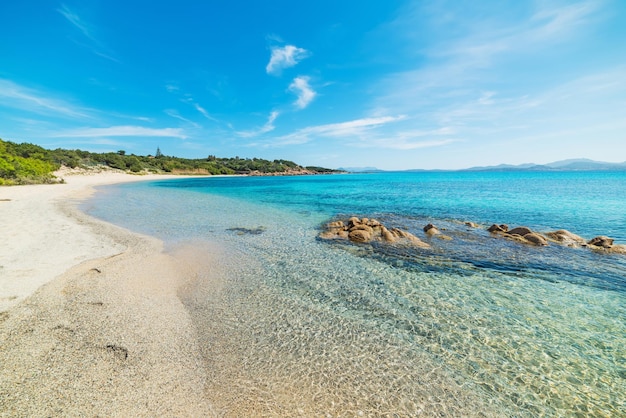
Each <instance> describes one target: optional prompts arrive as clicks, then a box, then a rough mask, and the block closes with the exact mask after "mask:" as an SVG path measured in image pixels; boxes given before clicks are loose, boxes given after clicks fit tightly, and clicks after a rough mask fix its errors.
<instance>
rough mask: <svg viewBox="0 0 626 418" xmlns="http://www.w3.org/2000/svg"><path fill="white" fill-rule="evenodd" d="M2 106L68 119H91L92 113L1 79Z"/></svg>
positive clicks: (0, 95)
mask: <svg viewBox="0 0 626 418" xmlns="http://www.w3.org/2000/svg"><path fill="white" fill-rule="evenodd" d="M0 98H4V99H8V100H2V101H0V102H3V103H2V104H0V106H4V107H11V108H17V109H21V110H25V111H28V112H33V113H39V114H47V115H53V116H57V117H66V118H90V117H91V116H90V114H91V113H92V111H90V110H88V109H85V108H82V107H80V106H76V105H73V104H71V103H69V102H68V101H66V100H63V99H58V98H55V97H51V95H50V94H48V93H44V92H41V91H37V90H35V89H31V88H28V87H24V86H21V85H19V84H16V83H14V82H13V81H11V80H6V79H0Z"/></svg>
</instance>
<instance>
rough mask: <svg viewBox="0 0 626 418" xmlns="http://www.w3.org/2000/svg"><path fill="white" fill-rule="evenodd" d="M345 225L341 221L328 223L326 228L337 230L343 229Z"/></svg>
mask: <svg viewBox="0 0 626 418" xmlns="http://www.w3.org/2000/svg"><path fill="white" fill-rule="evenodd" d="M345 226H346V225H345V224H344V223H343V221H336V222H329V223H328V224H326V227H327V228H328V229H339V228H344V227H345Z"/></svg>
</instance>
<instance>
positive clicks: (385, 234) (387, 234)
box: [380, 226, 396, 242]
mask: <svg viewBox="0 0 626 418" xmlns="http://www.w3.org/2000/svg"><path fill="white" fill-rule="evenodd" d="M380 236H381V238H382V239H383V241H385V242H395V241H396V237H395V236H394V235H393V234H392V233H391V231H389V230H388V229H387V228H385V227H384V226H381V228H380Z"/></svg>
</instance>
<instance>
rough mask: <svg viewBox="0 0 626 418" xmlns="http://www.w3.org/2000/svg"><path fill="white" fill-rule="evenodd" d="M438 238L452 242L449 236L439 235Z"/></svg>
mask: <svg viewBox="0 0 626 418" xmlns="http://www.w3.org/2000/svg"><path fill="white" fill-rule="evenodd" d="M437 238H439V239H440V240H443V241H452V237H451V236H448V235H443V234H439V235H437Z"/></svg>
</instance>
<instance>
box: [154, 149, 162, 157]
mask: <svg viewBox="0 0 626 418" xmlns="http://www.w3.org/2000/svg"><path fill="white" fill-rule="evenodd" d="M154 156H155V157H156V158H159V157H162V156H163V153H162V152H161V148H159V147H157V150H156V154H154Z"/></svg>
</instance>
